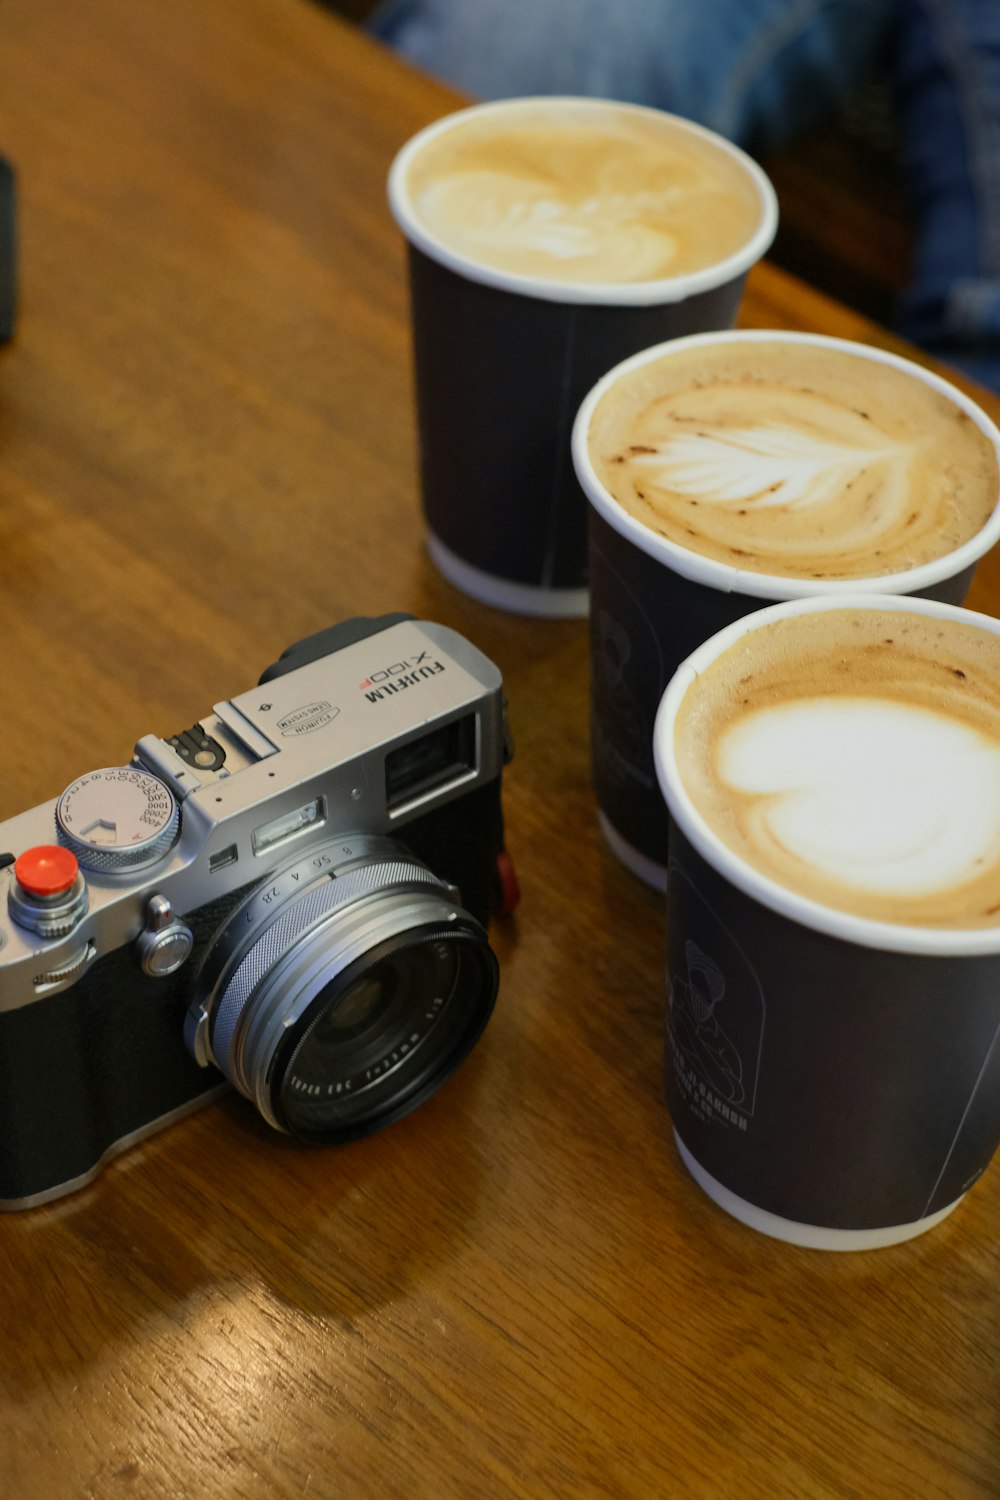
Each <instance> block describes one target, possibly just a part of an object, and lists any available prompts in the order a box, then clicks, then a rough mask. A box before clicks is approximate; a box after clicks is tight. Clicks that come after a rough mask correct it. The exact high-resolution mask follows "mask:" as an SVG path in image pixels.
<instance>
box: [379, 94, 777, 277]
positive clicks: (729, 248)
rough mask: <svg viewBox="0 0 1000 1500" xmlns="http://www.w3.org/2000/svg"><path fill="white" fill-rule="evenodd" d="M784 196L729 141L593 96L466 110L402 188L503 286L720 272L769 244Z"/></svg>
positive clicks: (426, 227)
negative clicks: (777, 202) (506, 280)
mask: <svg viewBox="0 0 1000 1500" xmlns="http://www.w3.org/2000/svg"><path fill="white" fill-rule="evenodd" d="M772 197H773V195H772V193H771V189H770V186H769V184H768V183H767V182H766V179H765V178H764V177H763V174H762V173H761V172H760V171H759V169H758V168H757V167H756V166H755V165H754V163H752V162H751V161H750V160H749V159H748V158H747V157H745V156H744V155H743V153H742V152H740V151H738V150H736V148H734V147H732V146H730V145H729V144H728V142H725V141H723V140H722V139H720V138H719V137H716V136H714V135H712V134H710V133H709V132H707V131H705V130H702V129H700V128H699V127H697V126H694V125H690V124H688V123H687V122H686V121H682V120H678V119H677V118H675V117H673V116H670V115H665V114H662V113H660V112H659V111H657V110H650V109H642V108H638V107H635V106H626V105H619V104H613V103H609V102H607V101H601V100H588V99H532V100H525V101H518V100H515V101H508V102H506V103H505V104H504V105H503V106H490V105H487V106H480V107H478V108H475V109H471V110H468V111H464V112H462V113H460V114H457V115H455V116H453V117H452V118H451V119H450V120H448V121H446V122H445V128H439V129H436V130H432V131H431V132H428V133H427V136H426V139H425V140H423V142H422V143H421V144H420V145H419V148H418V149H415V150H414V151H413V153H412V154H411V155H410V156H409V157H408V158H407V159H406V161H405V164H404V166H403V168H402V176H401V179H400V180H399V181H398V183H397V185H396V198H397V201H398V200H403V199H405V201H406V204H407V211H408V215H409V217H410V219H411V220H412V223H413V225H414V226H415V227H416V229H417V230H418V231H422V232H423V235H424V236H425V237H429V238H430V240H431V241H432V242H434V244H436V245H437V246H439V247H442V246H443V247H445V248H446V249H447V250H450V251H451V252H453V253H454V254H455V255H457V256H459V257H460V258H462V259H463V260H465V261H467V262H472V263H474V264H477V265H480V266H484V267H489V268H492V269H493V270H495V271H496V272H498V273H500V274H501V275H503V276H507V277H513V278H515V279H516V278H525V279H529V280H540V281H543V282H555V283H564V284H567V285H570V286H582V285H585V284H590V285H594V284H612V285H614V284H633V283H641V282H657V281H662V280H664V279H667V278H673V277H683V276H688V275H690V274H692V273H696V272H699V271H703V270H706V269H708V268H710V267H714V266H717V265H719V264H720V263H722V262H725V261H728V260H729V259H730V258H731V257H734V256H738V255H739V254H740V252H742V251H744V250H746V249H747V247H748V246H749V245H750V242H751V241H753V240H754V238H755V236H757V235H758V234H759V233H760V232H761V231H766V237H767V239H768V240H769V239H770V236H771V234H772V233H773V222H771V221H772V220H773V204H772V201H771V199H772ZM756 253H759V251H758V252H755V253H754V254H753V255H752V256H751V257H750V258H749V259H748V261H747V263H748V264H749V263H750V260H751V259H755V258H756Z"/></svg>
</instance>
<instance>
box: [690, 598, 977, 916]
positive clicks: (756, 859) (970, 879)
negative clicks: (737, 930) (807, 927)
mask: <svg viewBox="0 0 1000 1500" xmlns="http://www.w3.org/2000/svg"><path fill="white" fill-rule="evenodd" d="M675 748H676V750H677V755H678V763H679V768H680V773H681V779H682V781H683V783H684V787H685V789H686V791H687V792H688V793H689V795H690V796H691V798H692V801H693V802H694V805H695V807H696V808H697V809H698V811H699V812H700V813H701V814H702V816H703V817H704V818H705V820H706V821H707V822H708V823H709V825H710V826H711V827H712V828H713V830H714V831H715V832H716V833H717V834H718V835H719V837H720V838H721V839H722V840H723V842H724V843H726V844H727V845H729V847H730V848H731V849H732V850H733V851H734V852H735V853H737V854H738V855H740V856H741V857H742V858H743V859H745V860H746V861H747V862H748V863H749V864H751V865H753V866H754V867H755V868H756V869H758V870H759V871H760V872H761V873H762V874H764V875H767V876H769V877H770V878H772V879H774V880H776V881H778V882H779V883H780V884H782V885H786V886H788V887H789V888H790V889H792V890H795V891H797V892H799V893H800V894H801V895H804V896H808V897H811V898H813V899H815V900H818V901H821V902H822V903H823V904H825V905H828V906H834V907H838V908H840V909H843V910H846V911H851V912H855V913H857V914H858V915H862V916H868V917H874V918H876V919H879V920H882V921H890V922H906V923H917V924H919V925H922V926H951V927H974V926H985V925H990V926H992V925H1000V639H998V638H997V637H996V636H994V635H992V634H989V633H987V632H985V631H983V630H980V629H977V628H976V627H975V626H974V625H969V624H965V623H960V622H956V621H954V620H952V619H941V618H937V617H934V616H925V615H921V614H914V613H909V612H902V611H898V612H893V611H889V610H882V609H873V610H848V609H845V610H832V611H826V612H821V613H819V614H805V615H799V616H793V617H791V618H789V619H785V620H781V621H776V622H773V623H771V624H769V625H766V626H764V627H762V628H760V629H758V630H754V631H751V632H750V634H749V635H747V636H745V637H744V638H743V639H742V640H741V641H739V642H738V643H737V644H736V645H735V646H733V647H731V648H730V650H729V651H727V652H726V653H724V655H723V656H721V657H719V658H718V659H717V660H716V661H715V662H714V663H713V664H712V665H711V666H710V667H709V668H708V669H707V671H705V672H704V673H703V674H702V675H701V676H699V678H698V679H697V680H696V682H695V683H693V684H692V686H691V687H690V688H689V689H688V691H687V693H686V695H685V698H684V702H683V704H682V706H681V710H680V714H679V716H678V720H677V725H676V728H675Z"/></svg>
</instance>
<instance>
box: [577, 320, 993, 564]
mask: <svg viewBox="0 0 1000 1500" xmlns="http://www.w3.org/2000/svg"><path fill="white" fill-rule="evenodd" d="M588 449H589V453H590V458H591V461H592V463H593V465H594V468H595V470H596V472H597V476H598V479H599V480H600V481H601V483H602V485H603V486H604V488H605V489H606V490H607V491H608V492H609V493H610V494H611V496H612V497H613V498H614V500H615V501H616V502H617V503H618V505H620V506H621V507H622V508H623V509H624V510H626V511H627V512H628V513H629V514H630V515H632V516H633V517H634V518H635V519H636V520H638V521H640V522H641V523H642V524H643V525H644V526H646V527H648V528H649V529H650V530H651V531H653V532H656V533H658V534H659V535H661V536H664V537H666V538H668V539H669V540H670V541H672V542H675V543H677V544H678V545H680V546H682V547H686V548H688V549H690V550H693V551H695V552H699V553H701V554H702V555H704V556H707V557H710V558H713V559H715V560H716V561H718V562H723V563H726V564H729V565H731V566H733V567H736V568H739V569H741V570H745V571H750V572H760V573H770V574H777V575H779V576H781V577H790V578H858V577H871V576H878V575H882V574H886V573H897V572H903V571H905V570H906V569H908V568H913V567H917V566H919V565H920V564H922V563H926V562H929V561H931V560H932V559H934V558H937V557H942V556H944V555H945V554H947V553H949V552H951V551H953V550H954V549H955V548H956V547H958V546H959V545H960V544H961V543H962V542H964V541H967V540H968V539H969V538H970V537H973V536H975V534H976V533H977V532H978V531H979V530H981V528H982V526H983V525H984V524H985V522H986V520H987V519H988V517H989V515H990V513H991V512H992V510H993V508H994V505H995V504H996V500H997V494H998V485H1000V481H998V469H997V459H996V453H995V450H994V447H993V444H992V443H991V442H990V441H989V439H988V438H987V437H986V436H985V434H984V433H983V432H982V431H981V430H980V429H979V428H978V427H977V426H976V424H975V423H974V422H973V420H972V418H971V417H969V416H968V415H967V414H966V413H965V412H964V411H963V410H962V409H961V408H960V407H958V406H957V405H955V404H954V403H953V402H952V401H950V400H949V399H948V397H947V396H945V395H944V394H943V393H940V392H938V391H937V390H935V389H934V388H933V387H931V386H929V385H926V384H925V383H924V382H923V381H922V380H920V379H919V378H917V377H916V376H911V375H909V374H907V373H906V372H905V371H904V370H901V369H899V368H898V367H894V366H892V365H887V364H882V363H880V362H876V361H874V360H871V359H865V358H864V357H863V356H859V355H856V354H851V353H848V352H845V351H843V350H840V349H835V348H829V347H820V346H816V345H808V344H797V343H794V342H785V343H782V342H780V341H778V340H775V341H774V342H773V343H772V342H770V341H767V340H755V339H754V340H744V341H741V340H740V339H739V337H738V336H737V337H736V338H734V339H732V340H723V341H721V342H718V343H708V344H702V345H698V346H692V347H689V348H688V349H687V350H683V349H682V350H680V351H678V352H677V353H675V354H667V355H665V356H663V357H662V358H659V359H657V360H655V361H652V362H648V363H646V364H642V365H639V366H638V367H633V368H632V369H631V370H630V371H627V372H625V373H623V374H622V376H621V377H619V379H618V380H617V381H616V382H615V383H614V384H613V385H612V386H611V388H610V389H609V390H608V391H607V392H606V393H605V395H604V396H603V398H602V400H601V401H600V402H599V403H598V405H597V408H596V410H595V412H594V415H593V418H592V420H591V423H590V430H589V436H588Z"/></svg>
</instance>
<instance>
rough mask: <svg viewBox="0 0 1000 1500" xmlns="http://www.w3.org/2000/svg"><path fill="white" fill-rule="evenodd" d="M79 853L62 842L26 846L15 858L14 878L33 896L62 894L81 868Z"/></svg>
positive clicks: (72, 882) (68, 887) (71, 884)
mask: <svg viewBox="0 0 1000 1500" xmlns="http://www.w3.org/2000/svg"><path fill="white" fill-rule="evenodd" d="M79 868H80V867H79V865H78V864H77V859H76V855H75V854H74V853H73V851H72V850H71V849H64V848H63V846H62V845H61V844H39V845H38V846H37V847H36V848H34V849H25V851H24V853H23V854H19V855H18V857H17V859H16V860H15V861H14V878H15V879H16V881H17V883H18V885H19V886H21V888H22V889H23V890H25V891H27V893H28V895H29V896H42V897H45V896H50V897H51V896H62V895H65V893H66V892H67V891H69V890H70V889H71V888H72V886H73V884H74V882H75V880H76V877H77V874H78V872H79Z"/></svg>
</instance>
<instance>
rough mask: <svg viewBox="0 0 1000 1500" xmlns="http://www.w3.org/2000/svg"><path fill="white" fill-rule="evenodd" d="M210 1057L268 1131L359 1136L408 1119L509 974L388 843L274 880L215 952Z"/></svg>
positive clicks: (210, 976)
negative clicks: (500, 969) (502, 977)
mask: <svg viewBox="0 0 1000 1500" xmlns="http://www.w3.org/2000/svg"><path fill="white" fill-rule="evenodd" d="M201 979H202V983H201V986H200V989H201V996H202V997H201V999H200V1001H198V1000H196V1007H198V1008H200V1010H201V1011H203V1012H205V1013H207V1015H208V1017H209V1022H208V1024H209V1036H210V1044H211V1053H212V1055H213V1057H214V1060H215V1061H216V1062H217V1063H218V1065H219V1067H221V1068H222V1070H223V1072H224V1073H225V1074H226V1075H227V1077H228V1078H229V1079H230V1081H231V1082H232V1083H233V1084H235V1086H236V1087H237V1088H238V1089H240V1091H241V1092H242V1093H244V1094H246V1095H248V1097H250V1098H251V1099H253V1100H254V1101H255V1102H256V1104H257V1106H258V1108H259V1109H260V1111H261V1113H262V1114H263V1115H264V1117H265V1118H266V1119H267V1120H269V1121H270V1123H271V1124H273V1125H275V1126H277V1127H278V1128H279V1129H281V1130H285V1131H287V1132H289V1133H290V1134H292V1135H294V1136H298V1137H300V1138H302V1139H305V1140H313V1141H338V1140H341V1141H343V1140H350V1139H352V1138H354V1137H357V1136H361V1135H367V1134H370V1133H371V1132H373V1131H375V1130H379V1129H381V1128H382V1127H383V1126H384V1125H388V1124H389V1123H390V1122H391V1121H393V1120H396V1119H399V1118H400V1117H401V1116H402V1115H404V1114H407V1113H409V1111H410V1110H411V1109H414V1108H415V1107H416V1106H417V1105H418V1104H419V1103H421V1101H422V1100H424V1099H425V1098H427V1097H428V1095H430V1094H431V1093H433V1092H434V1090H435V1089H437V1088H438V1087H440V1085H441V1084H442V1083H443V1082H444V1081H445V1079H446V1078H448V1077H449V1076H450V1074H451V1073H452V1072H454V1070H455V1069H456V1068H457V1067H458V1065H459V1063H460V1062H461V1061H462V1060H463V1058H464V1057H465V1056H466V1055H467V1054H468V1052H469V1051H470V1050H471V1048H472V1047H473V1046H474V1045H475V1042H476V1041H477V1040H478V1038H479V1036H480V1035H481V1033H482V1031H483V1028H484V1026H485V1025H486V1022H487V1020H488V1019H489V1016H490V1013H491V1011H492V1009H493V1003H494V1000H495V998H496V991H497V984H498V966H497V962H496V958H495V956H494V954H493V952H492V950H491V948H490V946H489V943H488V941H487V938H486V934H485V932H484V931H483V929H482V927H480V925H479V924H478V923H477V922H476V921H475V920H474V918H472V917H471V916H470V915H469V914H468V913H467V912H465V911H463V910H462V909H461V907H459V906H458V905H457V904H456V901H455V893H454V892H453V891H452V890H451V889H450V888H449V887H448V886H446V885H444V884H443V882H441V881H440V880H439V879H438V878H437V877H436V876H435V875H433V874H432V873H431V871H430V870H428V869H427V868H426V866H424V865H423V864H421V863H420V862H419V861H418V860H416V859H415V858H414V857H413V856H412V855H411V854H409V853H408V852H406V851H405V850H402V849H401V848H400V847H399V846H398V845H396V844H394V843H392V842H391V841H390V840H386V839H364V840H356V841H352V842H350V843H347V844H344V843H342V842H341V843H339V844H337V845H335V846H323V847H321V848H320V849H318V850H313V851H312V852H311V853H310V855H309V856H308V857H307V858H306V859H305V860H304V861H300V862H298V863H297V864H294V865H289V866H286V867H285V868H284V869H282V870H280V871H278V872H277V873H276V874H275V875H273V876H271V877H269V879H268V881H267V884H266V888H265V889H261V890H258V891H257V892H255V893H254V894H253V895H252V896H251V897H250V898H249V899H248V900H247V901H246V902H244V903H243V905H242V906H240V907H239V908H238V909H237V911H236V912H235V913H234V915H233V917H232V918H231V919H230V921H229V923H228V924H227V926H226V928H225V929H224V931H223V933H222V934H220V936H219V938H218V939H217V940H216V942H215V944H214V945H213V947H212V951H211V953H210V955H209V957H208V959H207V961H206V966H205V969H204V970H203V972H202V976H201Z"/></svg>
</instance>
